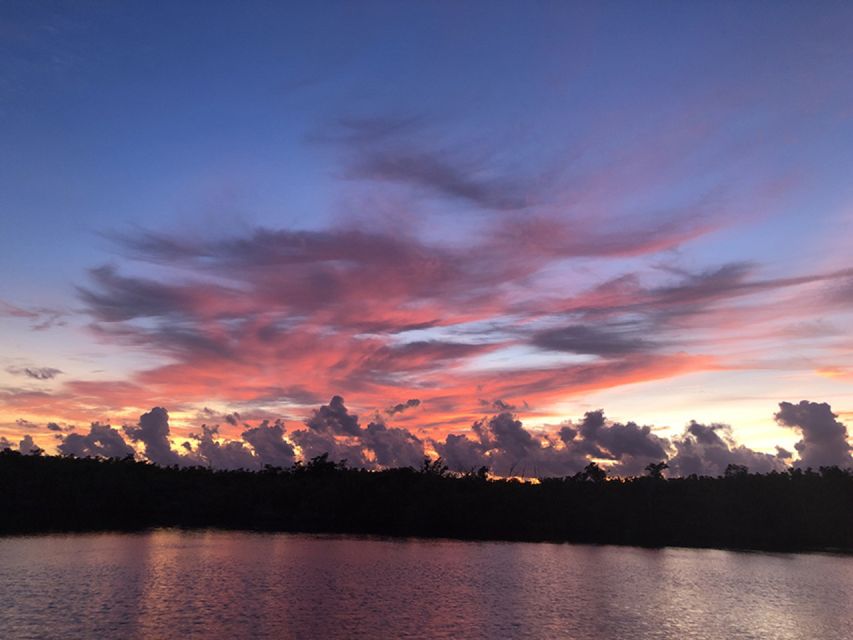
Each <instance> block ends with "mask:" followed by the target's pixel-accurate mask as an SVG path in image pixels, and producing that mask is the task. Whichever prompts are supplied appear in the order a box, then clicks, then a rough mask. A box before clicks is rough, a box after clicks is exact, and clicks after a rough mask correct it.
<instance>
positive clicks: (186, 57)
mask: <svg viewBox="0 0 853 640" xmlns="http://www.w3.org/2000/svg"><path fill="white" fill-rule="evenodd" d="M161 5H162V6H153V5H152V4H151V3H147V2H131V1H128V2H88V1H81V2H75V3H65V2H38V3H34V2H25V1H14V0H13V1H10V2H4V3H3V5H2V7H0V273H2V275H3V277H2V279H0V438H2V439H3V440H0V443H4V442H5V443H8V444H9V446H13V447H20V448H21V449H22V450H28V449H30V448H31V447H33V446H38V447H40V448H42V449H45V450H47V451H48V452H64V453H76V454H78V455H107V454H110V455H111V454H112V453H133V454H134V455H138V456H140V457H147V458H148V459H151V460H154V461H160V462H176V461H177V462H183V461H186V462H189V461H195V462H200V463H203V464H214V463H215V460H219V461H220V462H221V465H223V466H228V465H231V466H240V464H243V466H247V467H251V466H252V465H255V466H257V465H259V464H261V462H262V461H263V460H264V453H263V452H264V451H266V452H267V453H269V455H271V456H272V458H270V459H271V460H275V461H277V462H288V461H292V460H294V459H296V458H300V457H308V456H310V455H312V454H318V455H319V453H321V452H323V451H324V450H327V451H329V452H330V453H331V454H332V455H333V456H334V455H338V456H340V457H348V459H349V460H350V461H351V462H354V463H357V464H362V465H365V466H371V465H373V466H387V465H394V464H403V463H406V464H408V463H409V462H413V463H416V462H417V460H418V459H419V458H422V457H423V455H424V454H427V455H441V456H442V457H443V458H444V459H445V460H453V461H455V462H454V464H455V466H456V467H458V468H459V469H465V468H466V467H469V466H474V465H476V464H479V463H481V462H482V463H484V464H486V465H487V466H490V467H493V468H496V469H498V470H499V471H501V470H502V472H504V473H506V472H509V471H510V470H512V471H515V470H517V469H518V468H519V465H521V466H522V467H525V468H526V472H531V473H532V472H534V471H535V472H536V473H544V472H547V473H553V474H555V475H561V474H563V473H564V472H566V473H568V472H569V471H572V470H575V469H576V468H577V467H578V466H579V465H580V466H582V463H584V462H587V461H589V460H599V461H601V462H602V464H603V465H605V466H608V467H609V468H611V467H612V468H613V470H614V471H623V472H625V473H628V472H635V471H637V470H638V469H639V470H641V469H642V464H643V463H644V462H646V461H653V460H654V459H658V460H664V459H666V460H670V466H671V467H673V468H674V469H678V470H681V471H683V472H685V473H687V472H692V471H691V470H694V471H695V470H706V469H711V470H720V469H718V467H719V465H721V464H722V463H723V462H726V463H728V462H734V463H738V464H750V465H752V468H760V469H769V468H776V467H777V466H778V465H790V464H801V465H805V464H806V463H811V464H813V465H819V464H821V463H828V464H829V463H831V464H847V463H848V462H850V460H851V459H850V450H849V444H848V440H847V427H846V421H847V420H849V419H851V418H853V386H851V384H852V383H853V342H851V338H850V334H849V331H848V330H847V328H848V327H849V326H851V325H850V321H851V316H853V258H851V256H850V246H851V240H853V226H851V225H853V181H851V180H850V176H849V167H850V166H851V164H853V77H851V75H850V73H849V68H850V64H851V60H853V39H851V38H850V37H849V34H850V33H851V30H853V6H851V5H850V4H849V3H842V2H839V3H835V2H823V3H820V5H814V4H813V3H807V2H796V3H786V2H774V3H772V5H771V4H770V3H763V2H753V3H742V2H716V3H711V2H691V3H681V2H672V3H669V2H654V3H650V2H602V3H592V2H574V3H572V2H536V3H531V2H429V3H396V2H389V3H370V2H359V3H352V2H342V3H335V2H322V3H307V2H306V3H295V2H294V3H273V2H246V3H228V2H181V3H161ZM780 403H787V404H781V405H780ZM146 416H147V417H146ZM356 416H358V417H357V418H356ZM353 419H354V420H353ZM107 425H111V427H107ZM365 425H366V426H365ZM247 434H248V435H247ZM253 440H254V442H253ZM718 441H719V442H718ZM702 447H705V448H708V447H710V448H711V449H712V450H713V451H711V453H708V451H705V449H702ZM715 447H716V449H715ZM149 448H150V451H149ZM700 449H701V450H702V452H704V453H702V452H700V453H697V451H698V450H700ZM714 452H716V453H714ZM718 454H719V455H718ZM679 455H680V456H682V458H681V459H680V460H679V459H678V456H679ZM276 456H278V457H276ZM691 456H693V457H692V458H691ZM709 456H710V457H709ZM715 456H716V457H715ZM720 456H722V457H720ZM711 458H713V459H714V460H716V462H714V463H713V464H716V465H717V466H713V464H712V465H711V466H708V465H709V464H711V463H710V462H709V461H710V460H711ZM688 460H693V461H694V462H695V461H696V460H699V462H695V464H693V466H691V464H692V463H691V464H688V462H687V461H688ZM240 461H242V463H241V462H240ZM697 465H699V466H697ZM702 465H704V466H702ZM543 470H544V471H543Z"/></svg>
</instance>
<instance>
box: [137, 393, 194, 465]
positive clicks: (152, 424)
mask: <svg viewBox="0 0 853 640" xmlns="http://www.w3.org/2000/svg"><path fill="white" fill-rule="evenodd" d="M124 431H125V433H127V435H128V437H129V438H130V439H131V440H132V441H133V442H141V443H142V444H143V445H145V452H144V453H145V457H146V458H148V459H149V460H150V461H151V462H155V463H157V464H160V465H163V466H168V465H173V464H178V463H179V462H180V456H179V455H178V453H177V452H175V451H173V450H172V445H171V443H170V442H169V413H168V412H167V411H166V410H165V409H163V408H162V407H154V408H153V409H151V411H149V412H148V413H144V414H142V415H141V416H140V417H139V425H138V426H136V427H130V426H125V427H124Z"/></svg>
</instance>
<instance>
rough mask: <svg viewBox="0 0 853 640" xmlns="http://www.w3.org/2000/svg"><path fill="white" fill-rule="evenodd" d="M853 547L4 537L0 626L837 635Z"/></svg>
mask: <svg viewBox="0 0 853 640" xmlns="http://www.w3.org/2000/svg"><path fill="white" fill-rule="evenodd" d="M847 634H853V558H848V557H836V556H831V555H775V554H763V553H735V552H726V551H705V550H698V551H697V550H687V549H665V550H644V549H635V548H619V547H590V546H572V545H559V544H519V543H472V542H451V541H444V540H442V541H424V540H401V541H393V540H377V539H363V538H346V537H315V536H300V535H288V534H269V535H267V534H252V533H230V532H194V533H187V532H175V531H157V532H153V533H144V534H94V535H88V534H87V535H51V536H37V537H19V538H0V638H228V639H231V638H406V637H423V638H495V639H504V638H574V639H578V640H581V639H583V640H586V639H593V638H595V639H602V638H605V639H606V638H637V639H642V638H676V639H679V638H725V639H727V640H728V639H731V638H756V639H759V638H760V639H762V640H766V639H771V638H803V639H809V640H811V639H813V638H843V637H852V636H851V635H847Z"/></svg>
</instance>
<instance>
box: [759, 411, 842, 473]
mask: <svg viewBox="0 0 853 640" xmlns="http://www.w3.org/2000/svg"><path fill="white" fill-rule="evenodd" d="M775 418H776V421H777V422H778V423H779V424H781V425H782V426H785V427H791V428H793V429H796V430H797V431H799V432H800V434H801V435H802V439H801V440H800V441H799V442H797V443H796V444H795V445H794V448H795V449H796V450H797V453H798V454H799V460H798V461H797V463H796V464H797V466H800V467H812V468H814V469H817V468H819V467H824V466H827V467H829V466H839V467H851V466H853V456H851V447H850V443H849V442H848V440H847V435H848V434H847V427H846V426H845V425H844V424H843V423H842V422H840V421H839V420H838V416H837V415H836V414H834V413H833V412H832V408H831V407H830V406H829V405H828V404H827V403H825V402H820V403H818V402H809V401H808V400H802V401H800V402H799V403H798V404H792V403H790V402H780V403H779V411H778V412H777V413H776V415H775Z"/></svg>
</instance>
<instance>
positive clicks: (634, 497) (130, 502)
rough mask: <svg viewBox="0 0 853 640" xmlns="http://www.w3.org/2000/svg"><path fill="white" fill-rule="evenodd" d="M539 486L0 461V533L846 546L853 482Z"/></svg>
mask: <svg viewBox="0 0 853 640" xmlns="http://www.w3.org/2000/svg"><path fill="white" fill-rule="evenodd" d="M665 468H666V465H665V463H658V464H650V465H649V466H648V467H647V469H646V472H647V473H646V475H644V476H642V477H635V478H608V477H607V472H606V470H605V469H603V468H602V467H600V466H598V465H597V464H595V463H590V465H588V466H587V467H586V469H584V470H583V471H581V472H580V473H577V474H575V475H572V476H567V477H564V478H543V479H541V480H539V481H538V482H523V481H519V480H517V479H505V478H493V477H490V475H489V473H488V469H486V468H485V467H483V468H480V469H478V470H472V471H471V472H470V473H465V474H455V473H450V472H448V470H447V467H446V466H445V465H444V464H443V463H442V462H441V460H425V461H424V464H423V466H422V467H421V468H419V469H414V468H398V469H387V470H383V471H367V470H364V469H355V468H350V467H348V466H347V465H346V463H345V462H334V461H331V460H330V459H329V458H328V455H322V456H317V457H315V458H313V459H311V460H309V461H308V462H306V463H301V462H300V463H297V464H295V465H293V466H292V467H289V468H276V467H267V468H266V469H264V470H263V471H217V470H212V469H209V468H206V467H177V466H172V467H161V466H158V465H154V464H151V463H148V462H141V461H137V460H134V459H133V458H132V457H127V458H125V459H99V458H74V457H70V456H45V455H22V454H21V453H19V452H17V451H11V450H6V451H2V452H0V495H2V500H3V509H2V512H0V513H2V515H0V533H3V534H15V533H35V532H48V531H94V530H122V531H135V530H144V529H147V528H152V527H218V528H235V529H251V530H264V531H291V532H327V533H351V534H377V535H389V536H422V537H449V538H460V539H474V540H519V541H521V540H523V541H546V540H547V541H565V542H575V543H597V544H624V545H641V546H653V547H657V546H686V547H716V548H743V549H765V550H819V549H833V550H841V551H851V550H853V508H851V507H853V473H852V472H851V471H850V470H845V469H839V468H837V467H822V468H821V469H819V470H811V469H807V470H802V469H790V470H788V471H786V472H772V473H766V474H756V473H750V472H749V470H748V469H746V468H745V467H739V466H737V465H730V466H729V468H728V469H727V470H726V473H725V474H724V475H722V476H719V477H707V476H695V475H694V476H689V477H684V478H669V479H667V478H665V477H664V470H665Z"/></svg>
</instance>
